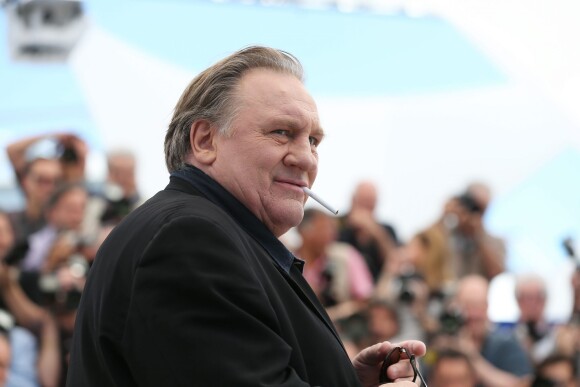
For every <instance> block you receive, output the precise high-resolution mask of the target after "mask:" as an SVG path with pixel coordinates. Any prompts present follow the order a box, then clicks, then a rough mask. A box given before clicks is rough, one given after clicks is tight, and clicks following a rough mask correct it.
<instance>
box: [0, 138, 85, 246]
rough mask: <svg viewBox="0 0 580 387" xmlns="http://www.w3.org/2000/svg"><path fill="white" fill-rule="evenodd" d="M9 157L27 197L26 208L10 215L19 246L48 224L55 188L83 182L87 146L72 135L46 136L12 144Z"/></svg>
mask: <svg viewBox="0 0 580 387" xmlns="http://www.w3.org/2000/svg"><path fill="white" fill-rule="evenodd" d="M6 153H7V155H8V159H9V160H10V163H11V164H12V167H13V169H14V174H15V176H16V179H17V181H18V185H19V186H20V188H21V189H22V192H23V194H24V197H25V207H24V208H23V209H22V210H14V211H12V212H10V214H9V215H10V222H11V223H12V227H13V228H14V232H15V234H16V239H17V241H18V243H24V242H25V241H26V240H27V238H28V236H29V235H31V234H32V233H34V232H36V231H38V230H40V229H41V228H42V227H44V225H45V224H46V220H45V218H44V207H45V205H46V202H47V201H48V199H49V198H50V196H51V195H52V193H53V192H54V190H55V189H56V187H57V186H58V185H59V184H60V183H62V182H63V181H65V182H82V181H83V180H84V168H85V158H86V153H87V146H86V144H85V143H84V141H83V140H81V139H80V138H79V137H77V136H75V135H72V134H64V133H63V134H46V135H40V136H33V137H26V138H24V139H21V140H19V141H16V142H14V143H11V144H9V145H8V146H7V147H6Z"/></svg>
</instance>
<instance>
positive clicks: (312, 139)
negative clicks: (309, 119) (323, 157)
mask: <svg viewBox="0 0 580 387" xmlns="http://www.w3.org/2000/svg"><path fill="white" fill-rule="evenodd" d="M308 140H309V141H310V145H314V146H318V144H319V143H320V141H319V140H318V139H317V138H316V137H312V136H310V137H308Z"/></svg>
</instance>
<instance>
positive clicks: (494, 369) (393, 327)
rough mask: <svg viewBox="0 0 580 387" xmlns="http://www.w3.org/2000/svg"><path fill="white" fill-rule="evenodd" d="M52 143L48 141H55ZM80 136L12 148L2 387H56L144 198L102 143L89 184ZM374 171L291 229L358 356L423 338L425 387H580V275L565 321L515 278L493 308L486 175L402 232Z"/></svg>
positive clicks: (495, 267) (5, 223) (498, 248)
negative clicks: (385, 213)
mask: <svg viewBox="0 0 580 387" xmlns="http://www.w3.org/2000/svg"><path fill="white" fill-rule="evenodd" d="M47 144H48V146H47ZM88 151H89V150H88V148H87V145H86V143H85V142H84V141H83V140H82V139H81V138H79V137H77V136H76V135H74V134H70V133H56V134H55V133H51V134H47V135H45V136H35V137H29V138H23V139H20V140H18V141H15V142H13V143H11V144H9V145H8V146H7V148H6V152H7V155H8V158H9V161H10V163H11V165H12V167H13V169H14V175H15V176H16V179H17V182H18V185H19V187H20V189H21V191H22V193H23V196H24V198H25V203H24V206H23V207H22V208H7V207H6V206H5V203H0V386H3V385H7V386H19V387H26V386H62V385H64V381H65V378H66V369H67V363H68V350H69V343H70V339H71V336H72V332H73V327H74V320H75V314H76V308H77V305H78V302H79V299H80V296H81V294H82V290H83V286H84V282H85V279H86V275H87V273H88V271H89V270H90V266H91V262H92V260H93V259H94V257H95V254H96V251H97V249H98V247H99V245H100V243H101V242H102V241H103V240H104V238H105V237H106V236H107V234H108V232H109V231H110V230H111V229H112V228H113V227H115V225H116V224H117V223H118V222H119V221H121V220H122V218H123V217H124V216H125V215H127V214H128V213H129V212H130V211H131V210H133V209H134V208H136V207H137V206H138V205H139V204H140V203H141V200H142V198H141V197H140V196H139V194H138V191H137V186H136V181H135V168H136V165H135V158H134V157H133V155H132V154H131V153H130V152H127V151H115V152H110V153H108V154H107V172H108V173H107V178H106V181H104V182H102V183H101V184H87V181H86V179H85V175H84V171H85V163H86V158H87V154H88ZM378 199H379V198H378V192H377V189H376V186H375V185H374V184H373V182H369V181H366V182H361V183H360V184H359V185H358V186H357V187H356V188H355V190H354V193H353V197H352V205H351V208H350V210H349V212H348V213H347V214H346V215H344V216H342V217H339V218H336V217H334V216H331V215H330V214H328V213H326V212H324V211H322V210H318V209H315V208H317V207H314V208H310V207H309V208H308V209H307V210H306V211H305V215H304V219H303V221H302V223H301V224H300V225H299V226H298V227H297V228H296V230H294V231H295V232H296V234H297V235H299V238H297V239H296V240H292V241H293V242H290V241H291V239H286V238H284V239H283V241H284V242H285V243H287V245H288V247H289V248H290V249H291V250H292V251H293V252H294V254H295V255H296V256H297V257H299V258H301V259H303V260H304V261H305V262H306V264H305V267H304V276H305V278H306V280H307V281H308V282H309V283H310V285H311V286H312V288H313V289H314V291H315V292H316V293H317V295H318V296H319V298H320V300H321V302H322V303H323V304H324V305H325V307H326V308H327V311H328V313H329V316H330V317H331V318H332V319H333V321H334V322H335V324H336V326H337V327H338V329H339V331H340V332H341V334H342V337H343V340H344V343H345V347H346V348H347V350H348V351H349V352H351V353H353V354H354V353H357V352H358V350H359V349H360V348H364V347H366V346H368V345H369V344H372V343H376V342H378V341H383V340H389V341H399V340H403V339H420V340H424V341H425V342H426V343H427V344H428V353H427V355H426V356H425V357H424V358H423V359H421V367H422V369H423V370H424V373H425V375H427V382H428V384H429V386H431V387H473V386H485V387H494V386H498V387H499V386H501V387H513V386H526V387H527V386H532V387H543V386H558V387H572V386H577V385H580V384H578V382H577V380H578V377H577V368H578V363H579V361H580V355H579V349H580V335H579V334H580V329H578V328H577V326H578V325H579V324H577V320H578V318H579V317H578V316H580V274H578V273H576V274H575V275H574V277H573V278H572V279H571V286H572V287H573V289H574V294H575V297H574V304H573V305H572V306H571V308H572V318H571V320H570V322H568V323H555V322H552V321H546V320H545V317H544V307H545V305H546V301H547V299H546V298H547V292H546V285H545V283H544V282H543V280H542V278H541V277H540V276H538V275H533V274H530V275H527V276H521V277H519V278H518V280H517V285H516V291H515V296H516V299H517V302H518V306H519V309H520V318H519V319H518V320H517V321H511V322H505V323H502V324H497V323H495V324H494V323H492V322H491V321H490V320H489V319H488V313H487V309H488V288H489V283H490V281H491V280H492V279H493V278H494V277H495V276H497V275H498V274H500V273H502V272H503V271H504V270H505V245H504V242H503V241H502V239H501V238H498V237H496V236H494V235H491V234H490V233H489V232H488V231H487V230H486V229H485V227H484V223H483V216H484V215H485V211H486V209H487V206H488V204H489V202H490V200H491V197H490V193H489V190H488V189H487V187H486V186H485V185H483V184H471V185H469V186H468V187H466V189H465V191H464V192H461V193H459V194H458V195H456V196H453V197H450V198H449V200H448V201H447V203H445V206H444V208H443V211H442V215H441V217H440V219H438V220H437V221H436V222H435V223H434V224H432V225H430V226H428V227H426V228H425V229H423V230H420V231H419V232H418V233H417V234H416V235H414V236H413V237H412V238H410V239H409V240H408V241H402V240H401V239H400V238H399V237H398V236H397V233H396V231H395V229H394V227H392V226H390V225H387V224H383V223H381V222H380V221H378V220H377V218H376V216H375V207H376V204H377V201H378Z"/></svg>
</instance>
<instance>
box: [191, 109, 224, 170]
mask: <svg viewBox="0 0 580 387" xmlns="http://www.w3.org/2000/svg"><path fill="white" fill-rule="evenodd" d="M216 131H217V128H216V127H215V126H213V125H212V124H211V123H210V122H209V121H206V120H197V121H195V122H194V123H193V124H191V128H190V129H189V144H190V146H191V149H192V153H193V155H192V157H193V159H195V160H196V161H197V162H199V163H201V164H205V165H211V164H213V162H214V161H215V159H216V157H217V147H216V144H215V138H216V136H217V133H216Z"/></svg>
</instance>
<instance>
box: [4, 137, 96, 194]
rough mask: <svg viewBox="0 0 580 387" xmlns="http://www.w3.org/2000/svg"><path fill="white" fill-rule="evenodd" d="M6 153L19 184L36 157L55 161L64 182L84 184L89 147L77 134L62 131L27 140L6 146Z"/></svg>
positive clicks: (27, 138)
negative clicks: (57, 163) (27, 166)
mask: <svg viewBox="0 0 580 387" xmlns="http://www.w3.org/2000/svg"><path fill="white" fill-rule="evenodd" d="M6 153H7V155H8V159H9V160H10V163H11V164H12V168H14V173H15V174H16V177H17V179H18V182H19V184H21V183H20V182H21V181H22V176H23V174H24V170H25V168H26V165H27V164H28V163H29V162H30V161H31V160H34V159H36V158H45V159H57V160H58V161H59V162H60V165H61V168H62V173H63V180H64V181H65V182H67V183H79V182H83V181H84V178H85V163H86V157H87V153H88V147H87V144H86V143H85V141H84V140H83V139H81V138H80V137H79V136H77V135H76V134H73V133H66V132H63V133H47V134H42V135H37V136H31V137H26V138H23V139H20V140H18V141H15V142H13V143H11V144H9V145H8V146H7V147H6Z"/></svg>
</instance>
